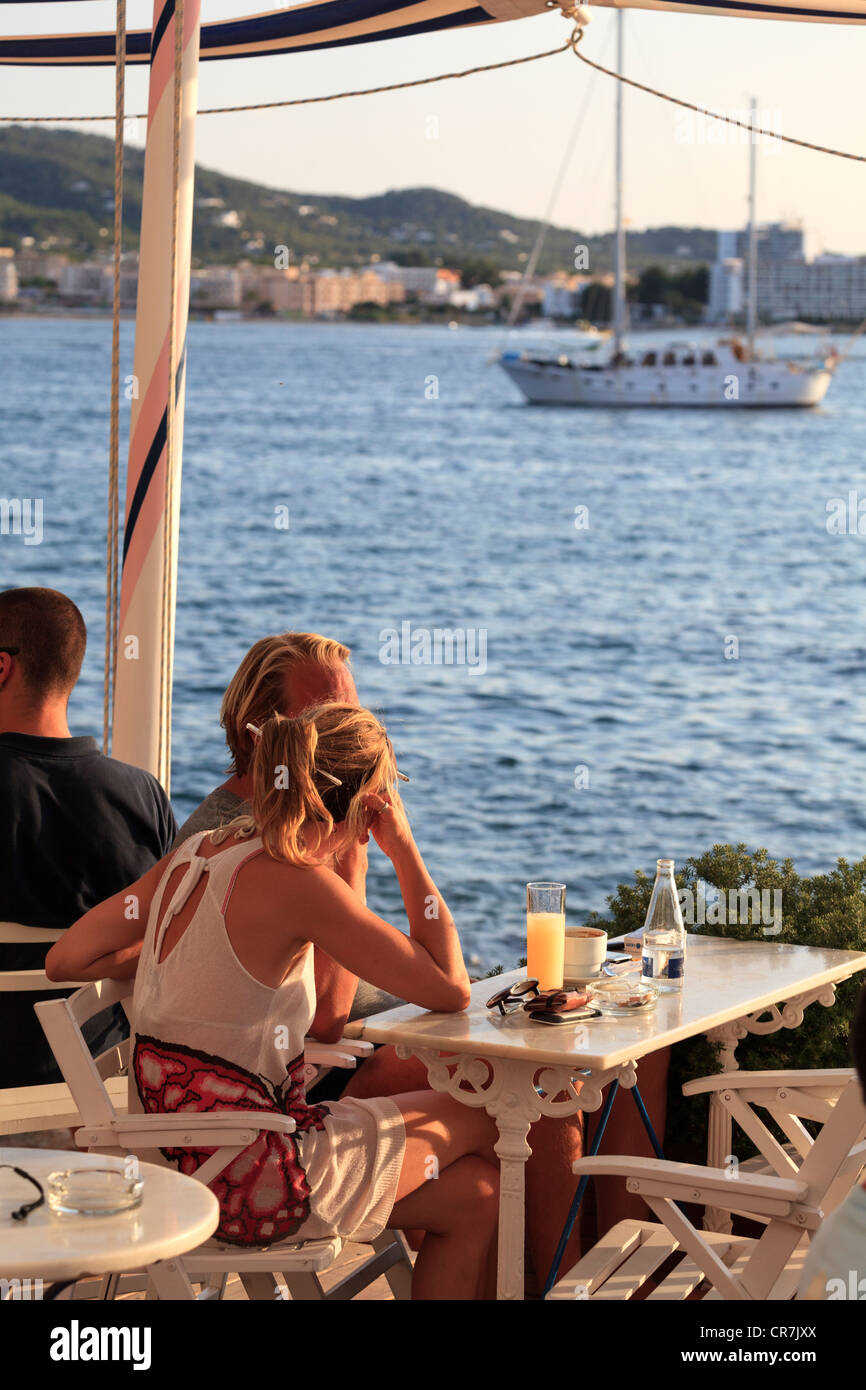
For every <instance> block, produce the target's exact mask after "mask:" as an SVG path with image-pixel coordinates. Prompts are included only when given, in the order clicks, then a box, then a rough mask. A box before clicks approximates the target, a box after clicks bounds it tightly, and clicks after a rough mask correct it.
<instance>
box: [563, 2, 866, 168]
mask: <svg viewBox="0 0 866 1390" xmlns="http://www.w3.org/2000/svg"><path fill="white" fill-rule="evenodd" d="M569 13H570V12H567V11H566V10H565V9H563V14H569ZM582 38H583V30H582V29H581V28H580V27H579V26H576V27H575V30H574V33H573V34H572V36H571V38H570V40H569V47H570V48H571V49H572V50H573V52H574V55H575V57H577V58H579V59H580V61H581V62H582V63H585V64H586V66H587V67H588V68H594V69H595V71H596V72H601V73H604V76H605V77H613V78H615V79H616V81H617V82H623V83H624V84H625V85H626V87H634V88H635V89H636V90H637V91H638V92H646V93H647V95H648V96H651V97H658V98H659V100H660V101H669V102H671V104H672V105H673V106H682V107H684V108H685V110H686V111H696V112H697V113H698V115H699V116H705V117H706V118H707V119H708V120H711V121H724V122H725V123H726V124H727V125H737V126H740V128H741V129H742V130H749V131H751V132H752V134H753V135H765V136H766V137H767V138H768V139H771V140H784V142H785V144H786V145H797V146H799V148H800V149H801V150H814V151H815V152H816V154H832V155H835V156H836V158H837V159H853V160H856V161H857V163H859V164H866V154H851V153H850V152H849V151H847V150H835V149H833V148H832V146H830V145H816V144H814V143H813V142H812V141H811V140H798V139H796V138H795V137H794V136H793V135H781V134H777V132H776V131H774V130H764V129H763V128H762V127H761V126H757V125H752V124H751V122H750V121H738V120H737V119H736V118H735V117H734V116H719V115H717V114H716V112H714V111H707V109H706V108H705V107H703V106H696V105H695V103H694V102H691V101H683V100H682V98H680V97H672V96H671V95H670V93H669V92H660V91H659V90H658V88H657V87H647V86H646V85H645V83H643V82H636V81H635V80H634V78H632V77H623V75H622V73H621V72H614V71H613V69H612V68H605V67H602V65H601V63H594V62H593V60H592V59H591V58H587V57H586V55H585V54H583V53H581V52H580V50H579V48H578V44H579V43H580V41H581V39H582Z"/></svg>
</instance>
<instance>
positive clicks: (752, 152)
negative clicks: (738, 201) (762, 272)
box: [746, 97, 758, 359]
mask: <svg viewBox="0 0 866 1390" xmlns="http://www.w3.org/2000/svg"><path fill="white" fill-rule="evenodd" d="M757 117H758V103H757V101H756V100H755V98H754V97H752V101H751V106H750V110H749V125H750V127H751V130H750V133H749V139H750V149H749V286H748V299H747V303H746V333H747V340H748V347H749V358H750V359H751V358H753V357H754V355H755V329H756V328H757V326H758V224H757V222H756V220H755V189H756V186H757V170H758V141H757V135H756V128H757Z"/></svg>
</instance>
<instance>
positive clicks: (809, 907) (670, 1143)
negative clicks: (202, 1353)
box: [590, 844, 866, 1161]
mask: <svg viewBox="0 0 866 1390" xmlns="http://www.w3.org/2000/svg"><path fill="white" fill-rule="evenodd" d="M676 877H677V887H678V888H680V889H683V888H689V889H691V891H692V892H693V893H694V894H695V898H696V901H697V897H698V894H699V893H701V892H703V891H704V888H703V887H702V886H704V887H706V888H708V889H718V890H719V891H720V892H722V893H724V894H725V895H727V894H728V893H730V891H731V890H732V889H735V890H739V889H745V888H751V887H754V888H756V889H758V890H762V889H768V890H770V892H771V893H772V891H773V890H774V889H780V890H781V893H782V899H781V906H782V928H781V931H780V932H779V933H778V935H774V936H773V937H772V940H773V941H774V942H790V943H791V944H793V945H797V946H824V947H828V948H833V949H836V950H849V951H866V858H863V859H861V860H858V861H857V863H855V864H849V863H848V861H847V860H845V859H840V860H838V861H837V865H836V868H835V869H833V870H832V871H831V872H830V873H827V874H815V875H813V876H812V877H811V878H805V877H801V876H800V875H799V874H798V873H797V872H796V871H795V869H794V865H793V863H792V861H791V860H790V859H785V860H784V861H783V862H782V863H781V864H780V863H778V862H777V861H776V860H775V859H771V858H770V857H769V855H768V853H767V851H766V850H765V849H757V850H755V851H754V853H750V852H749V850H748V849H747V847H746V846H745V845H743V844H740V845H714V846H713V848H712V849H711V850H709V851H708V852H707V853H706V854H703V855H700V856H699V857H698V858H696V859H688V860H687V861H686V863H685V865H684V866H683V867H682V869H681V870H680V872H679V873H678V874H677V876H676ZM652 885H653V879H652V878H651V877H648V876H647V875H646V874H645V873H643V872H642V871H641V870H638V871H637V873H636V874H635V881H634V883H633V884H628V883H621V884H620V885H619V886H618V888H617V890H616V892H615V893H614V894H613V895H612V896H611V897H609V898H608V900H607V901H608V906H609V909H610V912H609V915H607V916H602V915H601V914H599V913H592V914H591V917H590V922H591V923H592V924H593V925H595V926H602V927H604V928H605V930H607V931H608V932H609V933H610V934H611V935H619V934H620V933H621V932H629V931H637V930H638V929H639V928H641V927H642V926H643V924H644V919H645V917H646V911H647V907H648V905H649V900H650V894H651V892H652ZM704 896H705V897H706V896H708V895H707V893H706V892H704ZM712 896H713V894H712V893H710V894H709V897H710V898H712ZM771 901H772V899H771ZM749 916H750V917H751V914H749ZM687 930H688V931H689V932H690V933H691V932H694V933H701V934H703V935H706V936H730V937H736V938H738V939H740V940H751V941H754V940H755V939H756V938H757V939H760V938H761V934H762V924H761V923H760V922H758V921H752V920H746V921H742V922H718V923H706V924H704V925H701V924H699V923H695V924H694V925H689V926H688V927H687ZM686 970H687V971H688V958H687V959H686ZM864 978H866V977H864V975H862V974H858V975H855V976H853V977H852V979H850V980H845V981H843V982H842V983H841V984H840V985H838V986H837V993H836V1003H835V1005H834V1006H833V1007H832V1008H830V1009H825V1008H823V1007H822V1005H820V1004H810V1006H809V1007H808V1009H807V1010H806V1012H805V1015H804V1017H803V1022H802V1024H801V1025H800V1027H799V1028H794V1029H787V1028H783V1029H780V1030H779V1032H777V1033H771V1034H769V1035H767V1036H765V1037H759V1036H756V1035H754V1034H749V1036H748V1037H746V1038H744V1039H743V1041H742V1042H741V1043H739V1045H738V1047H737V1059H738V1061H739V1064H740V1066H741V1068H743V1070H748V1071H763V1070H771V1071H775V1070H782V1069H790V1068H795V1067H796V1068H811V1067H846V1066H850V1065H851V1060H850V1052H849V1045H848V1033H849V1029H850V1025H851V1018H852V1015H853V1011H854V1005H855V1002H856V999H857V996H858V994H859V992H860V989H861V987H862V985H863V982H864ZM779 1002H780V1003H781V1002H784V1001H781V1000H780V1001H779ZM718 1052H719V1048H718V1047H717V1046H716V1045H714V1044H711V1043H710V1042H708V1040H707V1039H706V1038H705V1037H703V1036H699V1037H696V1038H690V1039H687V1040H686V1041H684V1042H681V1043H677V1044H676V1045H675V1046H674V1047H673V1048H672V1049H671V1070H670V1081H669V1090H668V1120H667V1131H666V1132H667V1138H666V1141H665V1152H666V1153H667V1154H668V1155H669V1156H670V1157H681V1158H689V1159H691V1160H692V1161H703V1159H702V1156H703V1154H704V1153H705V1150H706V1133H707V1109H708V1101H707V1099H706V1098H705V1097H694V1098H691V1099H688V1100H686V1099H685V1098H684V1097H683V1095H682V1086H683V1084H684V1083H685V1082H686V1081H690V1080H692V1079H693V1078H695V1077H698V1076H708V1075H710V1074H711V1073H713V1072H717V1071H720V1070H721V1065H720V1063H719V1061H718ZM737 1147H738V1146H737V1145H736V1144H735V1148H737ZM752 1151H753V1150H752V1149H751V1146H750V1145H749V1144H748V1143H747V1142H745V1141H744V1142H743V1143H742V1144H740V1146H739V1148H738V1153H739V1156H740V1157H745V1156H746V1155H747V1154H748V1153H750V1152H752Z"/></svg>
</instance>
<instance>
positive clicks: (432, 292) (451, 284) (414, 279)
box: [362, 261, 460, 302]
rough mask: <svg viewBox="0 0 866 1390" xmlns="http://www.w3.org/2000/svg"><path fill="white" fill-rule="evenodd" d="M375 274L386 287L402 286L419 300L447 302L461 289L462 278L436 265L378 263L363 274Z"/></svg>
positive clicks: (365, 269)
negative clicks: (371, 272)
mask: <svg viewBox="0 0 866 1390" xmlns="http://www.w3.org/2000/svg"><path fill="white" fill-rule="evenodd" d="M370 271H373V272H375V274H376V275H378V276H379V279H380V280H384V281H385V284H386V285H401V286H402V288H403V292H404V294H411V295H417V296H418V298H419V299H426V300H434V301H440V302H447V301H448V300H449V298H450V296H451V295H452V294H453V293H454V291H455V290H458V289H459V288H460V276H459V275H458V274H457V272H456V271H454V270H445V269H444V268H443V267H442V266H436V265H397V263H396V261H377V262H376V264H375V265H368V266H365V267H364V270H363V272H362V274H368V273H369V272H370Z"/></svg>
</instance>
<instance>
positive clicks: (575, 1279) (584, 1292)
mask: <svg viewBox="0 0 866 1390" xmlns="http://www.w3.org/2000/svg"><path fill="white" fill-rule="evenodd" d="M654 1229H656V1228H655V1227H654V1226H653V1225H652V1223H651V1222H648V1221H620V1222H618V1223H617V1225H616V1226H612V1227H611V1228H610V1230H609V1231H607V1232H606V1233H605V1234H604V1235H603V1236H602V1237H601V1240H599V1241H598V1242H597V1243H596V1244H595V1245H594V1246H593V1247H592V1249H591V1250H588V1251H587V1253H586V1254H585V1255H583V1256H582V1257H581V1259H579V1260H578V1262H577V1264H576V1265H573V1266H572V1268H571V1269H570V1270H568V1271H567V1273H565V1274H563V1275H562V1277H561V1278H560V1279H558V1280H557V1282H556V1284H555V1285H554V1286H553V1288H552V1289H551V1291H550V1293H549V1294H548V1295H547V1297H548V1298H549V1299H550V1300H551V1302H558V1301H561V1300H564V1301H566V1302H573V1300H574V1299H575V1298H585V1297H587V1296H588V1294H589V1295H591V1294H592V1291H593V1289H595V1288H597V1287H598V1286H599V1285H600V1284H602V1283H603V1282H604V1280H605V1279H607V1278H608V1276H609V1275H611V1274H612V1273H613V1272H614V1270H616V1269H618V1268H619V1266H620V1265H621V1264H622V1263H623V1261H624V1260H626V1259H627V1258H628V1256H629V1255H630V1254H631V1253H632V1251H634V1250H636V1249H637V1248H638V1247H639V1245H640V1243H641V1241H642V1240H643V1239H644V1236H645V1235H646V1234H648V1233H649V1232H650V1231H652V1230H654Z"/></svg>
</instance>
